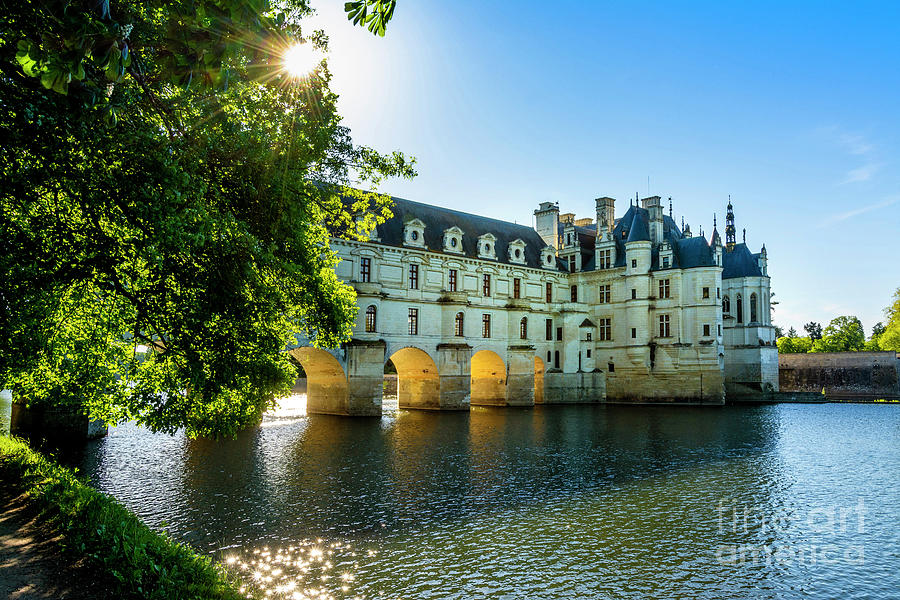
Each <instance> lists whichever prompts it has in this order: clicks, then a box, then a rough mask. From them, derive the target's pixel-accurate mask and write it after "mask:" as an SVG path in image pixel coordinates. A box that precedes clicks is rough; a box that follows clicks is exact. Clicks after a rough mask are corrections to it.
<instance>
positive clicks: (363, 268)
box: [359, 258, 372, 283]
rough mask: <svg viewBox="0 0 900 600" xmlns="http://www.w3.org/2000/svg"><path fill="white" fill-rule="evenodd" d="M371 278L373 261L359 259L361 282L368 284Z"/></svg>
mask: <svg viewBox="0 0 900 600" xmlns="http://www.w3.org/2000/svg"><path fill="white" fill-rule="evenodd" d="M371 276H372V259H371V258H361V259H359V280H360V281H361V282H363V283H368V282H369V280H370V278H371Z"/></svg>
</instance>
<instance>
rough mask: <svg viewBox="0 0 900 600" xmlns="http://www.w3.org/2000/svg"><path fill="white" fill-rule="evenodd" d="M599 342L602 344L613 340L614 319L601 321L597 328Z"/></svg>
mask: <svg viewBox="0 0 900 600" xmlns="http://www.w3.org/2000/svg"><path fill="white" fill-rule="evenodd" d="M597 332H598V334H599V338H598V339H599V340H600V341H601V342H609V341H611V340H612V319H600V322H599V324H598V326H597Z"/></svg>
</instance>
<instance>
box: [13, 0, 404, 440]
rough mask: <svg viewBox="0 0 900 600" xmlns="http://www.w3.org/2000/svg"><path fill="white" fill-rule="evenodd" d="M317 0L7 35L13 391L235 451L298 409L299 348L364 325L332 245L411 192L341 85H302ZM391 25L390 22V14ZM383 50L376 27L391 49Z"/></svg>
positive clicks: (157, 12) (82, 9)
mask: <svg viewBox="0 0 900 600" xmlns="http://www.w3.org/2000/svg"><path fill="white" fill-rule="evenodd" d="M309 13H310V9H309V7H308V5H307V1H306V0H286V1H284V2H279V3H278V4H269V2H267V1H266V0H205V1H203V0H201V1H197V2H194V1H188V0H184V1H180V2H179V1H175V2H170V1H163V0H150V1H145V2H133V1H131V2H129V1H122V2H117V3H112V4H111V3H110V2H109V0H99V1H98V2H91V3H84V4H73V3H70V2H67V1H64V0H46V1H38V0H23V1H22V2H16V3H12V4H7V5H6V6H5V9H4V12H3V14H2V15H0V53H2V57H3V60H2V61H0V136H2V139H3V140H4V143H3V144H2V147H0V181H2V187H0V272H3V274H4V285H3V287H2V289H0V343H2V345H3V348H4V351H3V352H2V353H0V384H2V386H3V387H8V388H11V389H12V390H13V393H14V394H15V395H16V397H17V398H18V399H21V400H24V401H27V402H28V403H30V404H51V403H62V404H75V405H79V406H83V407H85V408H86V409H87V410H88V411H89V412H90V413H91V415H92V416H95V417H99V418H102V419H104V420H106V421H107V422H109V423H118V422H122V421H124V420H136V421H137V422H138V423H140V424H142V425H145V426H147V427H149V428H151V429H153V430H158V431H169V432H171V431H174V430H176V429H178V428H180V427H185V428H186V429H187V432H188V434H189V435H207V436H218V435H229V434H232V433H234V432H235V431H237V430H238V429H240V428H243V427H245V426H247V425H249V424H252V423H254V422H257V421H258V420H259V418H260V416H261V413H262V411H263V410H265V409H266V408H268V407H270V406H272V405H273V402H274V398H276V397H278V396H280V395H283V394H286V393H287V391H288V389H289V387H290V385H291V383H292V382H293V380H294V377H295V374H296V370H295V369H294V367H293V366H292V364H291V362H290V361H289V359H288V357H287V356H286V354H285V353H284V352H283V350H284V348H285V346H286V345H288V344H290V343H292V342H294V341H295V340H296V336H297V335H303V336H307V337H308V338H309V339H311V340H312V343H314V344H316V345H321V346H334V345H336V344H338V343H339V342H341V341H342V340H344V339H346V338H347V337H348V335H349V332H350V328H351V325H352V322H353V321H354V319H355V316H356V306H355V295H354V292H353V289H352V288H350V287H349V286H347V285H344V284H343V283H342V282H341V281H340V280H339V279H338V278H337V276H336V275H335V273H334V266H335V264H336V258H335V254H334V252H333V251H332V250H331V249H330V247H329V242H328V241H329V234H332V233H333V234H340V235H342V236H346V237H353V236H363V235H366V233H367V231H369V230H370V229H371V227H373V226H374V225H375V224H376V222H377V221H378V220H381V219H384V218H385V217H386V216H388V215H389V214H390V213H389V206H388V198H387V197H384V196H381V195H378V194H375V193H370V192H361V191H358V190H356V189H353V188H351V187H350V186H351V185H354V186H359V187H363V186H368V187H374V186H375V185H377V184H378V183H379V181H380V180H381V179H382V178H384V177H388V176H406V177H410V176H413V175H414V170H413V166H412V163H411V161H409V160H408V159H407V158H406V157H404V156H403V155H402V154H399V153H396V152H395V153H393V154H390V155H382V154H379V153H377V152H375V151H374V150H372V149H369V148H365V147H360V146H356V145H354V144H353V142H352V140H351V138H350V136H349V132H348V130H347V129H346V128H344V127H342V126H341V124H340V117H339V115H338V114H337V111H336V108H335V102H336V96H335V95H334V94H333V93H332V92H331V91H330V90H329V88H328V83H329V80H330V73H329V71H328V67H327V63H326V62H321V63H320V64H319V65H318V66H317V67H315V68H314V70H313V71H312V72H310V73H309V74H308V75H306V76H302V77H295V76H291V74H290V73H289V72H288V71H287V70H286V69H285V67H284V64H283V56H284V54H285V52H286V51H287V50H288V49H289V48H291V47H293V45H294V44H298V43H303V44H304V46H302V47H304V48H310V47H315V48H318V49H319V50H325V49H327V39H326V38H325V36H324V34H323V33H322V32H305V31H303V30H302V22H303V18H304V17H306V16H307V15H309ZM387 16H388V18H389V17H390V14H388V15H387ZM379 30H380V28H379Z"/></svg>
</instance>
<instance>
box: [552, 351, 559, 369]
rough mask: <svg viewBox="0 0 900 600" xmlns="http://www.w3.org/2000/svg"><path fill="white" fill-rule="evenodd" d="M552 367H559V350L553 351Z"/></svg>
mask: <svg viewBox="0 0 900 600" xmlns="http://www.w3.org/2000/svg"><path fill="white" fill-rule="evenodd" d="M553 367H554V368H556V369H558V368H559V350H557V351H556V352H554V353H553Z"/></svg>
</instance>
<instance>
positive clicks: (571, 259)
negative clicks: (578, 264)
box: [569, 256, 575, 273]
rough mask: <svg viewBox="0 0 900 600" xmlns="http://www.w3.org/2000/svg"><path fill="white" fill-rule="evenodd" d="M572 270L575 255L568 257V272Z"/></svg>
mask: <svg viewBox="0 0 900 600" xmlns="http://www.w3.org/2000/svg"><path fill="white" fill-rule="evenodd" d="M574 272H575V257H574V256H570V257H569V273H574Z"/></svg>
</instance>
